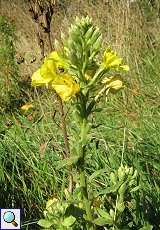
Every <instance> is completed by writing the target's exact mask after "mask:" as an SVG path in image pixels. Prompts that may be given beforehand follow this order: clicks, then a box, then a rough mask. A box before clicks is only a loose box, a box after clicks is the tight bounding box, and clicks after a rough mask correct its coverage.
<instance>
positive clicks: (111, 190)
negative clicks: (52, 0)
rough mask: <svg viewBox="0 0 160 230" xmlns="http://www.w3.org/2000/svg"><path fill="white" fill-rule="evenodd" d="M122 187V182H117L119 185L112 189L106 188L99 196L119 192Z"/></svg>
mask: <svg viewBox="0 0 160 230" xmlns="http://www.w3.org/2000/svg"><path fill="white" fill-rule="evenodd" d="M121 185H122V182H121V181H120V182H117V184H115V185H113V186H112V187H109V188H106V189H103V190H102V191H100V192H99V193H98V195H104V194H109V193H114V192H117V190H118V189H119V188H120V186H121Z"/></svg>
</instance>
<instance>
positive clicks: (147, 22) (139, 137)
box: [0, 1, 160, 230]
mask: <svg viewBox="0 0 160 230" xmlns="http://www.w3.org/2000/svg"><path fill="white" fill-rule="evenodd" d="M78 2H79V1H78ZM140 4H141V6H140V5H138V4H134V5H132V7H131V8H127V9H126V4H125V2H124V1H121V2H120V3H119V1H115V2H114V3H111V5H109V6H108V8H104V7H102V3H101V1H100V2H98V1H97V3H96V5H94V4H91V3H86V4H85V3H83V4H82V5H80V4H78V7H77V9H75V7H76V6H75V3H74V1H72V3H71V4H70V5H69V8H68V10H67V11H66V12H65V15H64V12H63V11H61V13H59V14H58V13H57V14H58V15H57V17H56V19H55V21H54V22H53V24H54V26H55V25H56V23H57V21H58V20H59V21H61V24H62V29H63V28H64V27H66V24H69V22H70V21H72V19H73V18H74V16H75V15H77V14H86V13H88V14H89V15H90V16H92V17H93V18H95V22H96V23H97V24H98V25H100V27H101V28H102V31H103V33H104V36H105V37H106V39H105V40H106V43H108V42H110V43H111V44H112V46H113V47H114V48H115V49H116V50H117V51H118V52H119V53H120V54H122V55H123V56H124V57H125V59H126V61H128V62H129V63H130V67H131V71H130V76H128V79H126V84H127V87H126V89H125V90H124V91H123V92H120V93H118V95H113V96H112V97H111V98H109V99H108V102H107V103H106V104H104V111H103V113H101V114H95V116H94V117H93V120H94V121H95V124H97V125H99V124H100V126H99V127H98V128H96V129H95V130H94V135H93V143H91V144H90V154H89V156H88V168H87V169H88V174H89V175H91V174H92V173H94V172H95V171H96V170H101V169H104V170H106V171H107V175H108V174H109V173H110V172H111V171H113V170H116V169H117V168H118V167H119V166H120V164H121V161H122V162H123V164H124V165H125V164H127V165H129V166H134V167H135V168H136V169H137V170H138V173H139V184H140V189H139V192H137V193H136V201H137V202H139V213H140V215H141V219H142V222H143V221H144V222H145V221H146V223H147V222H148V223H150V224H152V225H153V226H154V228H153V229H154V230H156V229H157V230H158V229H159V226H160V208H159V207H160V188H159V182H160V181H159V176H160V167H159V157H160V134H159V129H160V123H159V115H160V106H159V105H160V97H159V96H160V81H159V72H160V54H159V52H158V48H159V47H160V42H159V39H160V37H159V31H158V29H157V28H158V27H156V25H158V20H159V18H158V7H159V3H158V1H157V3H156V4H157V5H156V6H157V7H155V6H154V7H153V6H151V4H149V3H148V1H143V4H142V3H140ZM106 7H107V6H106ZM96 8H98V9H99V10H96ZM71 12H72V13H71ZM66 17H67V22H66ZM5 23H6V21H1V25H2V24H4V25H5V27H6V24H5ZM1 28H2V26H1ZM55 31H58V27H56V29H55ZM9 33H10V32H8V31H6V32H5V40H7V39H8V37H10V34H9ZM11 37H12V35H11ZM2 47H3V49H4V50H5V52H3V59H7V60H8V58H9V60H13V59H14V55H15V51H14V50H13V53H12V54H11V55H10V53H9V52H8V51H7V55H6V56H4V54H5V53H6V50H8V47H7V46H6V43H5V42H3V43H2ZM1 53H2V49H1ZM1 60H2V59H1ZM15 69H16V71H17V67H16V64H15V62H13V64H11V72H12V73H13V75H14V76H17V72H16V73H15ZM1 72H3V75H2V74H1V75H0V77H1V79H3V76H4V71H1ZM0 83H1V84H2V80H1V81H0ZM3 84H4V83H3ZM12 89H13V88H12ZM15 91H16V92H18V88H16V90H14V92H15ZM37 95H38V96H37ZM30 98H31V99H32V100H34V101H35V105H36V108H34V109H33V110H32V111H30V112H28V113H26V114H22V113H20V112H19V111H18V110H17V112H14V113H12V115H11V114H8V113H6V114H4V113H3V114H2V115H0V116H1V119H0V181H1V183H0V192H1V193H2V199H1V200H0V207H11V206H12V207H17V208H19V207H21V208H24V216H25V219H24V220H25V221H26V225H25V226H24V229H33V226H34V225H30V224H31V223H32V222H34V221H36V220H37V219H38V218H39V217H40V216H42V211H43V209H44V207H45V202H46V200H47V199H48V198H49V197H51V196H52V195H53V194H54V195H60V196H63V190H64V187H65V184H66V183H67V176H66V175H67V174H66V171H65V169H62V170H56V165H57V161H58V160H59V159H60V158H61V156H62V155H63V138H62V134H61V131H60V130H59V127H58V125H57V124H59V117H58V115H56V117H55V119H53V114H54V111H55V108H56V103H55V101H54V100H51V99H50V98H51V95H48V94H47V93H46V92H45V93H44V94H43V95H41V93H37V92H32V93H30ZM7 102H8V98H7ZM68 122H69V124H71V122H72V121H71V119H70V118H69V117H68ZM91 162H92V164H90V163H91ZM98 184H101V186H99V185H98ZM106 184H108V179H107V176H106V177H104V176H101V175H99V176H97V178H94V180H93V181H92V182H91V185H92V186H93V187H94V188H95V190H99V189H100V190H101V189H103V188H104V187H105V185H106ZM137 212H138V211H137ZM123 220H125V217H123ZM28 222H29V223H30V224H29V225H28V224H27V223H28ZM137 226H142V223H137ZM35 228H36V227H35V226H34V229H35ZM134 229H140V227H136V228H134ZM146 229H149V228H146Z"/></svg>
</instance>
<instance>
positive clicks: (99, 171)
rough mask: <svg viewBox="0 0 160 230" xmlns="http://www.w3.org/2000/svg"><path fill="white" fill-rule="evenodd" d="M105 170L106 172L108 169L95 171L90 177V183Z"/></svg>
mask: <svg viewBox="0 0 160 230" xmlns="http://www.w3.org/2000/svg"><path fill="white" fill-rule="evenodd" d="M104 172H106V169H100V170H97V171H95V172H94V173H93V174H92V175H91V176H90V177H89V179H88V183H91V182H92V180H93V179H94V178H96V177H97V176H99V175H102V174H103V173H104Z"/></svg>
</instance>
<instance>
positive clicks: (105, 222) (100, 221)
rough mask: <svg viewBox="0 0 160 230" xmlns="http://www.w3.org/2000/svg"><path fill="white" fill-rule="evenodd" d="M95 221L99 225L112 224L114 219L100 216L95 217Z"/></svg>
mask: <svg viewBox="0 0 160 230" xmlns="http://www.w3.org/2000/svg"><path fill="white" fill-rule="evenodd" d="M93 223H94V224H96V225H98V226H104V225H106V224H112V221H107V220H106V219H105V218H103V217H99V218H97V219H95V220H94V222H93Z"/></svg>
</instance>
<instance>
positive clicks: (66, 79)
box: [52, 75, 80, 101]
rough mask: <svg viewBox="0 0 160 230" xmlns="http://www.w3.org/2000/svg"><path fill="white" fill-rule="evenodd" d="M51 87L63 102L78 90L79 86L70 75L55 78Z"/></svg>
mask: <svg viewBox="0 0 160 230" xmlns="http://www.w3.org/2000/svg"><path fill="white" fill-rule="evenodd" d="M52 87H53V89H54V90H55V91H56V92H57V94H58V95H59V96H60V97H61V98H62V100H63V101H68V100H69V99H70V98H71V97H72V96H74V95H75V94H76V93H78V92H79V90H80V87H79V84H77V83H76V82H75V81H74V79H73V78H72V77H71V76H70V75H62V76H60V77H57V78H56V79H55V80H54V81H53V82H52Z"/></svg>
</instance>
